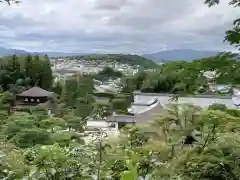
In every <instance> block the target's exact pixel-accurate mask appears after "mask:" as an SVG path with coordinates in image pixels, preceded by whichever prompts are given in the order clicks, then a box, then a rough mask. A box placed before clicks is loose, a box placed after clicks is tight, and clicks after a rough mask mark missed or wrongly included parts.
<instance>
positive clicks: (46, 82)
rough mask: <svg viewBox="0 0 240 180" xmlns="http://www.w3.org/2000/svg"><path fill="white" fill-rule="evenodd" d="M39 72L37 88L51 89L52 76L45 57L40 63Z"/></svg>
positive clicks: (48, 61) (48, 62)
mask: <svg viewBox="0 0 240 180" xmlns="http://www.w3.org/2000/svg"><path fill="white" fill-rule="evenodd" d="M41 63H42V64H41V72H40V77H39V86H40V87H41V88H43V89H47V90H49V89H51V88H52V83H53V75H52V69H51V63H50V60H49V58H48V56H47V55H45V56H44V60H43V61H42V62H41Z"/></svg>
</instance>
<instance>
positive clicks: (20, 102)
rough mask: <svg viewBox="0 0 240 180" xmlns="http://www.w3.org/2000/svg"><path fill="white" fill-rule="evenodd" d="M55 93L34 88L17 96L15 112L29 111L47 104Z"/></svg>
mask: <svg viewBox="0 0 240 180" xmlns="http://www.w3.org/2000/svg"><path fill="white" fill-rule="evenodd" d="M53 96H54V93H53V92H49V91H46V90H44V89H42V88H39V87H33V88H31V89H28V90H26V91H24V92H22V93H20V94H17V95H16V106H15V107H14V109H15V110H29V109H31V108H32V107H36V106H37V105H39V104H42V103H46V102H47V101H48V100H49V98H51V97H53Z"/></svg>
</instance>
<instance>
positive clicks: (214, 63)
mask: <svg viewBox="0 0 240 180" xmlns="http://www.w3.org/2000/svg"><path fill="white" fill-rule="evenodd" d="M205 71H215V72H216V74H219V76H218V77H216V81H215V83H216V84H228V85H233V86H234V85H239V84H240V61H239V60H238V59H236V57H232V54H229V53H226V54H222V55H219V56H214V57H209V58H204V59H199V60H194V61H192V62H185V61H177V62H169V63H165V64H162V65H161V66H160V68H158V69H157V70H156V71H155V72H148V73H147V72H139V73H138V74H136V75H135V76H134V77H133V78H132V80H131V78H130V80H129V81H130V84H131V85H132V86H134V87H132V88H133V89H134V88H135V89H138V90H141V91H144V92H165V93H185V94H193V93H204V92H205V91H206V90H207V89H206V88H207V81H206V78H205V77H204V76H203V72H205Z"/></svg>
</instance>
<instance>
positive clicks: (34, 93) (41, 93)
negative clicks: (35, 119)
mask: <svg viewBox="0 0 240 180" xmlns="http://www.w3.org/2000/svg"><path fill="white" fill-rule="evenodd" d="M52 95H53V92H49V91H46V90H44V89H42V88H39V87H33V88H31V89H28V90H26V91H24V92H22V93H20V94H17V96H26V97H50V96H52Z"/></svg>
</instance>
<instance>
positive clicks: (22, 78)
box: [0, 55, 53, 93]
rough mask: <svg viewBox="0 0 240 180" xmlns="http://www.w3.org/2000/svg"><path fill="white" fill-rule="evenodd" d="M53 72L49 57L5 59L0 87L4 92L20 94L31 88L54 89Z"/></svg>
mask: <svg viewBox="0 0 240 180" xmlns="http://www.w3.org/2000/svg"><path fill="white" fill-rule="evenodd" d="M52 80H53V77H52V70H51V64H50V61H49V58H48V56H44V57H41V58H40V57H39V56H31V55H28V56H26V57H18V56H16V55H13V56H11V57H4V58H2V59H1V64H0V85H1V89H3V90H4V91H6V90H9V91H10V92H13V93H19V92H21V91H23V90H25V89H27V88H29V87H32V86H39V87H41V88H44V89H46V90H49V89H51V88H52Z"/></svg>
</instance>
